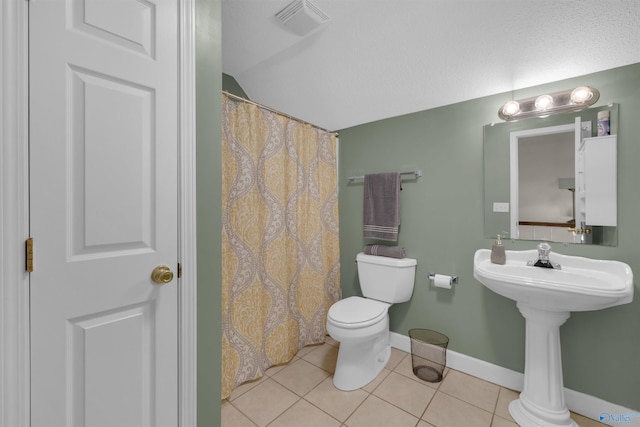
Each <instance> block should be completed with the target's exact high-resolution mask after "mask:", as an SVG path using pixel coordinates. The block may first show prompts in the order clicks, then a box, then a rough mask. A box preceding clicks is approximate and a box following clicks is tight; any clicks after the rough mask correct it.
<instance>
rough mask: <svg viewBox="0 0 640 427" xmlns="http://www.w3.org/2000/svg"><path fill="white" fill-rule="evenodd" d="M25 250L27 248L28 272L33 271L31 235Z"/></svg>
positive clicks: (26, 266)
mask: <svg viewBox="0 0 640 427" xmlns="http://www.w3.org/2000/svg"><path fill="white" fill-rule="evenodd" d="M25 250H26V257H25V260H26V265H25V268H26V270H27V272H29V273H31V272H33V237H29V238H28V239H27V240H26V242H25Z"/></svg>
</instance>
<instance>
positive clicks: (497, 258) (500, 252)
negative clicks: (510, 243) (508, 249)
mask: <svg viewBox="0 0 640 427" xmlns="http://www.w3.org/2000/svg"><path fill="white" fill-rule="evenodd" d="M491 262H492V263H494V264H506V262H507V255H506V254H505V253H504V246H502V240H501V238H500V235H499V234H498V239H497V240H496V242H495V243H494V244H493V246H492V247H491Z"/></svg>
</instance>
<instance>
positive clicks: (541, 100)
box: [535, 95, 553, 111]
mask: <svg viewBox="0 0 640 427" xmlns="http://www.w3.org/2000/svg"><path fill="white" fill-rule="evenodd" d="M535 105H536V109H537V110H541V111H544V110H546V109H547V108H549V107H551V106H552V105H553V98H552V97H551V95H540V96H539V97H537V98H536V103H535Z"/></svg>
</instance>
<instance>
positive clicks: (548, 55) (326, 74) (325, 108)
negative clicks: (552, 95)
mask: <svg viewBox="0 0 640 427" xmlns="http://www.w3.org/2000/svg"><path fill="white" fill-rule="evenodd" d="M310 1H311V2H312V3H313V4H314V5H315V6H317V7H318V8H319V9H320V10H321V11H322V12H324V13H325V14H327V15H328V16H329V17H330V21H329V23H328V24H324V25H323V26H321V27H320V28H319V29H317V30H315V31H313V32H312V33H310V34H308V35H307V36H304V37H301V36H298V35H296V34H294V33H293V32H291V31H290V30H288V29H287V28H285V27H283V26H282V24H281V23H280V22H278V21H277V20H276V19H275V17H274V15H275V14H276V13H277V12H278V11H280V10H281V9H282V8H284V7H285V6H287V5H288V4H289V3H290V2H291V0H222V68H223V72H224V73H226V74H229V75H231V76H233V77H234V78H235V79H236V80H237V82H238V83H239V84H240V86H242V88H243V89H244V91H245V92H246V93H247V95H248V97H249V98H251V99H252V100H253V101H256V102H259V103H261V104H264V105H267V106H269V107H271V108H275V109H277V110H279V111H282V112H284V113H286V114H289V115H292V116H295V117H298V118H300V119H303V120H306V121H308V122H311V123H314V124H316V125H318V126H321V127H324V128H327V129H331V130H339V129H345V128H347V127H351V126H355V125H359V124H363V123H368V122H371V121H375V120H379V119H384V118H388V117H394V116H399V115H403V114H408V113H412V112H416V111H421V110H427V109H430V108H434V107H439V106H443V105H448V104H452V103H456V102H460V101H465V100H469V99H474V98H479V97H482V96H487V95H492V94H496V93H502V92H508V91H511V90H514V89H521V88H525V87H529V86H534V85H538V84H542V83H548V82H552V81H556V80H561V79H565V78H570V77H575V76H580V75H584V74H589V73H592V72H597V71H602V70H606V69H610V68H615V67H619V66H623V65H628V64H633V63H637V62H640V0H310ZM588 83H589V82H584V84H588ZM567 89H569V88H567Z"/></svg>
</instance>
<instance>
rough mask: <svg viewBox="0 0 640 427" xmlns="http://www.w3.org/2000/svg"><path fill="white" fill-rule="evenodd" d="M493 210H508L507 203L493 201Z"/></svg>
mask: <svg viewBox="0 0 640 427" xmlns="http://www.w3.org/2000/svg"><path fill="white" fill-rule="evenodd" d="M493 211H494V212H509V203H499V202H493Z"/></svg>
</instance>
